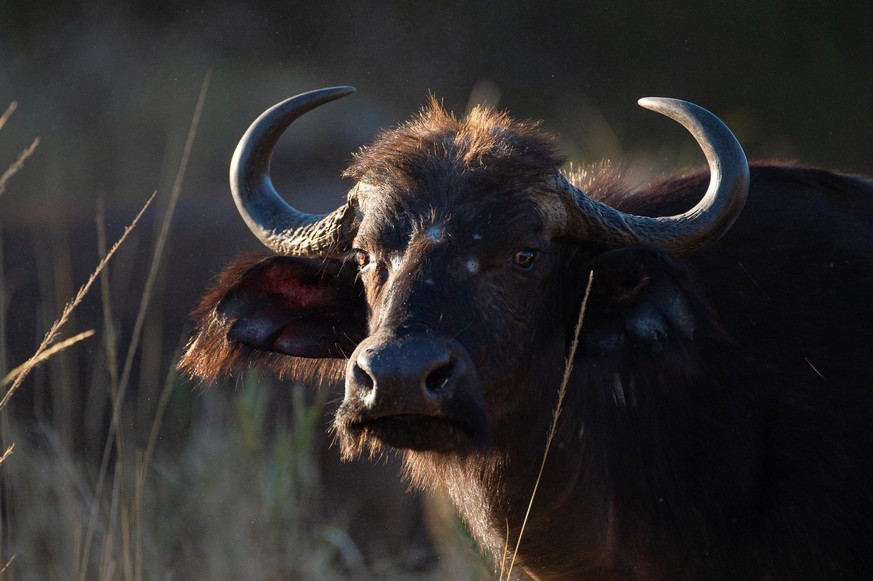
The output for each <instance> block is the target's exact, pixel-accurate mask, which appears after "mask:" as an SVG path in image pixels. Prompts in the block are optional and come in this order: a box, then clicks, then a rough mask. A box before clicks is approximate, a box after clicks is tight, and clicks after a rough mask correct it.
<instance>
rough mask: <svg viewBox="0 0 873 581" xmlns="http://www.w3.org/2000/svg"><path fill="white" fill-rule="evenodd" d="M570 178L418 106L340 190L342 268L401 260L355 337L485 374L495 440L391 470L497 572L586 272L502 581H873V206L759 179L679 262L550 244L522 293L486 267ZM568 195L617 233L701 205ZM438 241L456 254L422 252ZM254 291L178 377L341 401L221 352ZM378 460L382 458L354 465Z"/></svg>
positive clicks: (675, 192) (519, 282) (617, 191)
mask: <svg viewBox="0 0 873 581" xmlns="http://www.w3.org/2000/svg"><path fill="white" fill-rule="evenodd" d="M562 163H563V159H562V157H561V156H560V155H559V154H558V152H557V148H556V146H555V142H554V140H553V139H552V138H551V137H549V136H548V135H546V134H544V133H542V132H541V131H540V130H539V129H538V128H537V127H536V124H532V123H518V122H515V121H512V120H511V119H509V118H508V117H507V116H506V115H502V114H496V113H493V112H489V111H487V110H477V111H476V112H474V113H473V114H471V116H469V117H468V118H467V119H466V120H457V119H455V118H454V117H452V116H451V115H449V114H447V113H445V112H444V111H443V110H442V109H441V108H440V107H439V106H438V105H437V104H436V103H432V104H431V105H430V106H429V107H428V108H426V109H425V110H424V111H423V112H422V113H421V114H420V115H419V116H418V117H417V118H415V119H413V120H412V121H410V122H409V123H407V124H405V125H403V126H400V127H398V128H396V129H394V130H391V131H387V132H385V133H383V134H381V135H380V137H379V138H378V139H377V140H376V142H375V143H374V144H373V145H372V146H371V147H369V148H366V149H364V150H362V152H361V153H360V154H359V155H358V157H357V158H356V160H355V162H354V164H353V165H352V167H351V168H350V169H349V170H348V172H347V175H349V176H352V177H354V178H355V179H357V180H359V181H363V182H367V183H369V184H371V185H376V186H378V189H377V190H376V193H370V194H369V197H368V198H367V199H365V200H363V211H364V216H365V220H364V223H363V224H362V226H361V231H359V233H358V242H359V243H360V244H366V245H369V247H368V248H369V249H372V250H373V252H374V253H375V252H376V251H377V250H378V251H384V252H386V253H387V252H388V251H389V250H390V251H391V252H396V253H400V254H402V255H403V258H404V262H403V264H404V265H405V266H403V268H402V269H400V270H398V271H397V272H389V270H388V269H387V268H386V269H385V271H384V273H382V271H378V270H377V271H375V274H368V275H363V274H362V278H363V279H364V288H365V289H366V300H367V304H368V313H369V315H368V317H369V320H368V324H369V331H370V333H371V334H373V333H376V334H379V333H381V334H387V333H388V332H389V331H391V332H395V331H396V330H397V329H401V328H402V329H408V328H411V326H416V325H417V326H418V327H421V328H425V329H427V330H428V333H430V332H433V333H434V334H436V335H439V336H448V337H452V341H456V342H457V343H458V344H459V345H461V348H463V349H464V350H465V353H468V354H469V358H470V360H471V361H473V362H474V363H475V365H476V370H475V373H476V379H477V381H478V382H479V383H477V384H476V385H481V387H480V389H481V391H482V394H481V397H482V400H483V401H484V404H483V406H484V409H485V411H486V413H487V417H488V421H489V426H488V429H489V439H488V445H485V446H482V445H473V444H470V445H466V446H465V445H463V443H459V444H457V449H448V450H445V449H434V450H417V451H413V450H405V451H403V452H402V453H403V455H404V459H405V471H406V476H407V478H409V480H410V481H411V482H412V483H413V484H415V485H416V486H421V487H434V488H439V489H442V490H445V491H447V492H448V494H449V495H450V496H451V497H452V499H453V500H454V502H455V503H456V504H457V506H458V508H459V509H460V511H461V513H462V514H463V516H464V518H465V519H466V520H467V522H468V524H469V526H470V528H471V530H472V532H473V534H474V535H475V536H476V538H477V539H478V540H479V542H480V543H481V544H482V546H483V547H485V548H486V550H488V551H489V552H490V553H491V554H492V555H493V556H494V558H495V559H496V560H499V558H500V555H501V554H502V552H503V550H504V544H505V542H506V539H507V538H508V539H510V544H512V543H513V542H514V539H515V538H517V536H518V533H519V530H520V528H521V524H522V521H523V518H524V512H525V509H526V508H527V503H528V501H529V499H530V495H531V492H532V490H533V486H534V482H535V479H536V468H537V466H539V462H540V460H541V458H542V455H543V451H544V447H545V440H546V433H547V431H548V426H549V423H550V421H551V417H552V415H551V414H552V410H553V409H554V406H555V404H556V399H557V389H558V386H559V384H560V378H561V373H562V371H563V367H564V365H563V359H564V357H565V354H566V353H567V346H568V344H569V341H570V340H571V338H572V337H571V335H572V326H573V323H574V322H575V320H576V315H577V313H578V308H579V304H580V300H581V296H582V293H583V290H584V285H585V281H586V280H587V278H588V273H589V272H590V271H592V270H593V272H594V285H593V288H592V294H591V297H590V300H589V303H588V308H587V311H586V321H585V324H584V327H583V330H582V336H581V339H582V345H581V347H580V349H579V352H578V353H577V356H576V359H575V361H573V371H572V375H571V378H570V382H569V385H568V389H567V396H566V399H565V401H564V404H563V410H562V413H561V416H560V421H559V422H558V426H557V434H556V437H555V440H554V442H553V444H552V449H551V451H550V456H549V460H548V463H547V464H546V466H545V471H544V474H543V478H542V481H541V483H540V488H539V491H538V493H537V497H536V500H535V502H534V505H533V510H532V513H531V518H530V521H529V522H528V524H527V529H526V532H525V535H524V540H523V541H522V543H521V546H520V547H519V553H518V555H519V557H518V562H517V566H520V567H521V568H522V569H523V570H524V571H525V573H526V574H528V575H530V576H531V577H534V578H541V579H664V580H668V579H670V580H672V579H689V580H690V579H726V580H732V579H792V580H793V579H867V578H870V577H871V575H873V495H871V494H870V490H871V488H873V430H871V429H870V425H871V421H870V418H871V414H873V357H871V354H873V324H871V323H873V301H871V298H870V297H873V275H871V273H873V184H871V183H870V182H867V181H864V180H862V179H859V178H855V177H851V176H845V175H840V174H836V173H833V172H829V171H824V170H816V169H809V168H801V167H795V166H792V165H787V164H778V163H764V164H753V166H752V168H751V190H750V194H749V200H748V202H747V205H746V208H745V209H744V211H743V213H742V214H741V216H740V218H739V220H738V221H737V223H736V224H735V225H734V227H733V228H732V229H731V230H730V231H729V232H728V234H727V235H725V236H724V238H723V239H722V240H720V241H718V242H717V243H714V244H712V245H711V246H710V247H708V248H706V249H704V250H701V251H699V252H697V253H695V254H692V255H690V256H688V257H687V258H683V259H682V260H677V259H675V258H673V257H671V256H669V255H668V254H667V253H665V252H664V251H662V250H659V249H655V248H645V247H629V248H623V249H617V250H610V251H604V250H603V249H602V248H601V247H600V245H599V243H598V241H597V240H591V241H588V242H586V243H579V242H578V241H569V240H563V239H560V238H553V239H550V240H549V245H548V247H547V248H546V249H544V250H542V252H540V255H541V256H540V258H538V260H539V262H538V263H537V267H536V268H537V269H539V270H536V269H534V270H533V271H531V274H527V275H525V276H521V275H519V273H518V272H516V271H512V270H511V269H510V268H509V267H504V266H502V263H496V262H495V263H493V264H492V263H489V262H487V260H490V259H489V258H487V256H492V255H494V254H495V253H496V254H497V255H502V254H501V253H507V252H508V256H512V252H513V249H514V248H516V247H517V246H518V244H523V240H526V239H524V236H525V235H526V234H525V232H529V231H533V230H536V229H537V228H540V230H539V231H542V227H541V226H538V225H540V224H541V222H542V221H543V220H545V219H546V218H547V216H546V215H545V214H546V213H545V212H541V211H540V210H541V207H542V206H541V205H540V203H539V201H538V200H541V199H542V198H544V197H547V196H553V195H556V194H555V192H553V191H550V188H552V187H553V186H552V185H551V184H552V183H553V182H551V181H550V179H551V176H553V175H554V172H555V171H557V169H558V167H559V166H560V165H561V164H562ZM571 179H572V180H574V181H575V182H576V183H577V185H579V186H580V187H582V188H583V189H584V190H585V191H586V192H588V194H589V196H591V197H593V198H596V199H599V200H602V201H605V202H607V203H609V204H610V205H613V206H615V207H617V208H619V209H621V210H623V211H626V212H631V213H636V214H643V215H651V216H661V215H673V214H676V213H680V212H682V211H685V210H687V209H688V208H690V207H692V206H693V205H694V204H696V203H697V201H698V200H699V199H700V197H701V196H702V195H703V192H704V191H705V189H706V186H707V183H708V179H709V177H708V173H707V172H705V171H704V172H696V173H692V174H688V175H685V176H679V177H669V178H664V179H662V180H659V181H657V182H656V183H654V184H652V185H650V186H648V187H645V188H641V189H639V188H637V189H634V188H631V187H629V186H627V185H626V184H623V183H622V182H621V181H620V180H619V179H617V178H616V177H615V175H613V174H612V173H611V171H610V170H609V169H608V168H606V169H602V170H601V171H598V172H595V173H593V174H591V175H583V174H577V175H574V176H571ZM435 221H439V223H440V224H445V226H446V231H447V232H448V233H449V234H448V238H447V240H446V241H445V243H444V244H436V245H433V244H432V245H427V244H424V243H423V242H421V239H422V237H421V233H422V231H423V230H424V229H426V228H427V227H428V225H429V224H433V223H435ZM479 233H486V234H487V236H486V238H487V237H488V236H491V237H492V238H494V239H497V238H499V237H500V236H503V235H504V234H505V235H506V236H509V238H510V239H509V240H504V241H503V242H500V243H498V242H495V243H494V247H493V248H492V249H490V250H489V252H491V254H487V256H486V254H481V255H476V257H477V260H480V262H481V264H482V265H483V267H482V269H481V271H480V272H477V273H476V274H475V275H469V274H464V271H463V268H462V266H463V264H464V263H463V261H462V259H460V258H458V257H457V256H456V254H457V253H461V252H467V250H465V249H466V248H467V246H464V244H467V243H468V242H469V240H472V239H473V238H472V236H473V235H474V234H479ZM513 236H515V238H513ZM452 237H455V239H456V240H453V238H452ZM465 237H466V238H465ZM468 239H469V240H468ZM253 265H254V262H252V261H249V262H242V263H238V264H235V265H233V266H231V267H230V268H229V269H228V271H226V272H225V273H224V274H223V275H222V276H221V278H220V279H219V281H218V282H217V284H216V286H215V289H214V290H213V291H212V292H211V293H210V294H209V295H207V297H206V298H205V299H204V302H203V304H202V306H201V308H200V309H199V310H198V312H197V313H196V314H195V317H196V318H197V319H198V320H199V328H198V334H197V336H196V337H195V338H194V339H193V340H192V343H191V345H190V346H189V349H188V351H187V354H186V356H185V359H184V360H183V363H182V364H183V366H185V367H186V369H188V370H189V372H191V373H193V374H195V375H198V376H200V377H203V378H207V379H210V378H213V377H215V376H216V375H217V374H219V373H220V372H222V371H227V370H229V369H233V368H235V367H237V366H238V365H241V364H249V363H251V362H252V361H266V362H267V363H268V364H270V365H271V367H273V368H274V369H277V370H278V371H280V372H282V373H285V374H286V375H289V376H292V377H300V376H301V375H307V374H311V373H312V370H313V369H315V370H321V371H326V373H327V375H328V376H329V377H333V378H338V377H339V373H340V372H341V371H342V370H343V369H344V368H345V365H346V362H345V361H344V360H336V359H316V360H314V361H315V363H314V364H308V363H303V362H304V361H307V360H304V359H300V358H289V357H287V356H283V355H276V354H268V355H263V354H262V355H257V356H256V354H257V353H258V352H257V351H255V350H252V349H251V348H250V347H245V346H241V345H239V343H238V342H235V339H234V336H233V333H232V332H231V328H232V326H233V324H234V323H235V321H233V320H228V319H227V318H226V317H225V316H224V315H222V313H221V312H219V311H220V310H221V309H220V308H219V305H220V304H221V301H222V299H223V297H224V296H225V295H226V294H227V293H228V292H229V289H231V288H234V289H238V288H240V287H241V285H242V287H243V288H244V287H245V285H246V284H247V283H246V276H247V273H248V272H249V271H250V270H251V268H252V266H253ZM485 266H488V268H485ZM379 273H382V274H379ZM377 276H378V277H382V278H380V279H379V280H375V279H374V278H373V277H377ZM367 277H370V278H369V279H368V278H367ZM434 279H435V280H437V281H438V282H439V283H440V284H439V285H435V286H434V287H428V286H427V285H425V284H424V282H423V281H426V280H434ZM235 292H236V291H235ZM386 336H388V335H386ZM349 397H350V396H348V395H347V399H348V398H349ZM470 401H473V399H470ZM344 405H345V404H344ZM407 427H408V426H407ZM341 436H342V435H341ZM368 445H369V446H371V447H373V448H378V446H379V445H380V443H379V442H378V441H375V440H374V441H368V440H367V438H366V437H365V438H364V440H363V441H356V443H355V446H356V447H357V448H356V449H358V448H362V447H366V446H368ZM454 445H455V444H453V446H454ZM507 526H508V528H509V530H508V531H507ZM510 549H511V547H510Z"/></svg>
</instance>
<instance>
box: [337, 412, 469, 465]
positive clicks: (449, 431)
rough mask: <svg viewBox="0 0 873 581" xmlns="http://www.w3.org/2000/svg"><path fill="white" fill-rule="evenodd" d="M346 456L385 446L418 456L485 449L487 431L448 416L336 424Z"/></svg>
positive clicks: (388, 417) (357, 419) (382, 418)
mask: <svg viewBox="0 0 873 581" xmlns="http://www.w3.org/2000/svg"><path fill="white" fill-rule="evenodd" d="M335 425H336V428H337V436H338V437H339V441H340V445H341V447H342V451H343V455H344V456H357V455H358V454H359V453H360V451H361V449H362V448H363V447H364V446H369V447H370V448H371V450H377V449H379V448H381V446H389V447H391V448H397V449H406V450H414V451H417V452H426V451H431V452H451V451H460V450H463V449H469V448H474V447H478V446H481V445H482V444H483V443H484V440H485V430H484V429H482V428H481V427H476V426H474V425H473V424H472V423H470V422H468V421H463V420H458V419H454V418H451V417H447V416H441V415H438V416H434V415H423V414H397V415H386V416H379V417H372V418H367V417H361V416H358V417H355V418H347V417H345V418H344V417H342V416H341V415H338V416H337V420H336V424H335Z"/></svg>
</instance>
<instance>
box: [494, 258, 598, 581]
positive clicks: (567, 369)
mask: <svg viewBox="0 0 873 581" xmlns="http://www.w3.org/2000/svg"><path fill="white" fill-rule="evenodd" d="M593 282H594V271H591V272H590V273H589V274H588V286H587V287H585V296H584V297H583V298H582V306H581V307H580V308H579V319H578V320H577V321H576V330H575V332H574V335H573V342H572V343H571V344H570V352H569V353H568V354H567V361H566V364H565V365H564V377H563V378H562V379H561V388H560V389H559V390H558V402H557V403H556V404H555V410H554V411H553V412H552V425H551V426H550V427H549V435H548V437H547V438H546V449H545V451H544V452H543V461H542V462H541V463H540V470H539V472H538V473H537V479H536V482H534V487H533V491H532V492H531V495H530V502H528V505H527V511H526V512H525V513H524V520H523V521H522V523H521V530H520V531H518V539H516V541H515V550H513V552H512V560H511V561H510V562H509V569H508V570H507V571H506V577H505V579H507V580H508V579H509V578H510V576H511V575H512V568H513V566H514V565H515V557H516V555H518V548H519V547H520V546H521V539H522V536H523V535H524V528H525V526H526V525H527V519H528V517H530V511H531V508H532V507H533V503H534V499H535V498H536V495H537V489H538V488H539V486H540V480H541V479H542V477H543V470H544V469H545V467H546V460H548V458H549V450H550V449H551V447H552V440H553V439H554V438H555V430H556V429H557V427H558V418H559V417H561V410H562V408H563V405H564V396H565V395H566V393H567V383H569V381H570V372H572V371H573V360H574V359H575V358H576V349H577V348H578V347H579V332H580V331H581V330H582V321H584V320H585V309H586V307H587V306H588V295H589V294H591V284H592V283H593ZM504 553H505V552H504ZM500 579H501V581H502V580H503V579H504V577H503V566H502V565H501V569H500Z"/></svg>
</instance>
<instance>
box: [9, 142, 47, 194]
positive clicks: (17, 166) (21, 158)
mask: <svg viewBox="0 0 873 581" xmlns="http://www.w3.org/2000/svg"><path fill="white" fill-rule="evenodd" d="M37 145H39V137H37V138H35V139H34V140H33V142H32V143H31V144H30V146H29V147H28V148H27V149H25V150H24V151H22V152H21V153H20V154H19V155H18V159H17V160H15V163H13V164H12V165H10V166H9V167H8V168H7V169H6V171H4V172H3V175H0V196H2V195H3V192H5V191H6V184H7V182H9V179H10V178H11V177H12V176H14V175H15V174H17V173H18V172H19V171H21V168H23V167H24V162H25V161H27V159H28V158H29V157H30V156H31V155H33V152H34V151H36V146H37Z"/></svg>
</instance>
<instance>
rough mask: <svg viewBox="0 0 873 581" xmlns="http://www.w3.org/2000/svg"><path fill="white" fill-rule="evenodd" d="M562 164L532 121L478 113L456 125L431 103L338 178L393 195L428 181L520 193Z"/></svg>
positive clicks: (490, 112)
mask: <svg viewBox="0 0 873 581" xmlns="http://www.w3.org/2000/svg"><path fill="white" fill-rule="evenodd" d="M564 161H565V158H564V156H563V155H562V154H561V153H560V152H559V151H558V145H557V142H556V140H555V138H554V137H553V136H552V135H550V134H548V133H546V132H544V131H542V130H541V129H540V123H539V122H537V121H516V120H513V119H511V118H510V117H509V116H508V115H507V114H506V113H502V112H497V111H494V110H492V109H488V108H484V107H476V108H475V109H473V110H472V111H471V112H470V113H469V114H468V115H467V116H466V117H465V118H463V119H458V118H457V117H455V116H454V115H453V114H451V113H450V112H447V111H446V110H445V109H444V108H443V106H442V105H441V104H440V103H439V101H437V100H436V99H435V98H434V97H431V98H430V101H429V103H428V104H427V105H426V106H425V107H424V108H422V110H421V111H420V112H419V113H418V115H416V116H415V117H413V118H412V119H411V120H409V121H407V122H406V123H404V124H403V125H400V126H399V127H396V128H394V129H391V130H386V131H382V132H381V133H380V134H379V135H378V136H377V137H376V139H375V141H374V142H373V143H372V144H371V145H369V146H367V147H364V148H362V149H361V150H360V151H359V152H358V153H357V154H356V155H355V159H354V161H353V163H352V165H351V166H350V167H349V168H348V169H347V170H346V171H345V173H344V175H345V176H346V177H351V178H354V179H355V180H356V181H359V182H365V183H370V184H379V185H380V186H388V187H389V188H391V189H394V190H399V191H411V190H413V189H415V188H416V187H417V186H418V185H420V181H421V179H422V176H428V175H431V176H432V175H441V176H456V177H462V178H463V179H464V180H467V181H469V182H477V181H478V182H480V183H479V184H477V185H480V186H484V187H487V186H488V183H482V182H490V181H493V182H494V183H495V184H499V185H500V186H502V187H504V188H505V187H507V186H509V187H512V188H520V189H526V188H527V187H530V186H533V185H536V184H539V183H542V182H543V180H545V179H548V178H549V177H551V176H554V175H555V172H556V171H557V170H558V169H559V168H560V167H561V165H562V164H563V163H564Z"/></svg>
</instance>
